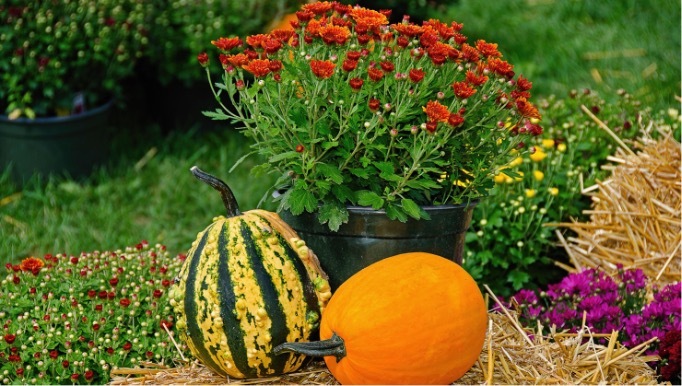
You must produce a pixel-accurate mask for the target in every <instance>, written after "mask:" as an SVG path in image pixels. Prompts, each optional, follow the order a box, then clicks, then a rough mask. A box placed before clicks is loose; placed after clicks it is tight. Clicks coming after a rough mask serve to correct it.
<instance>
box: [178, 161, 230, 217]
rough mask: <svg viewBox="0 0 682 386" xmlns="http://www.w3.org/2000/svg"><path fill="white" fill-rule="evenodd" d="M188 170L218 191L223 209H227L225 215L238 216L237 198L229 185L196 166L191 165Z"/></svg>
mask: <svg viewBox="0 0 682 386" xmlns="http://www.w3.org/2000/svg"><path fill="white" fill-rule="evenodd" d="M189 171H191V172H192V174H194V177H196V178H198V179H199V180H200V181H202V182H205V183H206V184H208V185H210V186H211V187H212V188H213V189H215V190H217V191H218V192H220V197H221V198H222V199H223V204H224V205H225V210H227V217H228V218H229V217H235V216H239V215H240V214H241V212H240V211H239V205H237V200H236V199H235V198H234V194H232V190H231V189H230V187H229V186H227V184H226V183H225V182H223V181H222V180H220V179H219V178H217V177H215V176H212V175H210V174H208V173H206V172H204V171H203V170H201V169H199V168H198V167H196V166H192V167H191V168H190V169H189Z"/></svg>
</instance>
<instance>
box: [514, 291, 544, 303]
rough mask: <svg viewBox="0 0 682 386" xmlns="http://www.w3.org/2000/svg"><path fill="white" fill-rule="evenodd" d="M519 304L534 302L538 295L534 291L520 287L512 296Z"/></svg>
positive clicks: (536, 300)
mask: <svg viewBox="0 0 682 386" xmlns="http://www.w3.org/2000/svg"><path fill="white" fill-rule="evenodd" d="M513 298H514V299H516V302H517V303H519V304H528V305H531V304H536V303H537V302H538V295H537V294H536V293H535V291H532V290H528V289H522V290H520V291H519V292H517V293H516V295H514V296H513Z"/></svg>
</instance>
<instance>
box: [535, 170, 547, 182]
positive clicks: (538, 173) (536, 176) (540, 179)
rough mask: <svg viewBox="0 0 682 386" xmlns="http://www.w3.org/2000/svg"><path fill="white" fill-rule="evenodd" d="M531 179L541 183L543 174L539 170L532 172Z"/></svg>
mask: <svg viewBox="0 0 682 386" xmlns="http://www.w3.org/2000/svg"><path fill="white" fill-rule="evenodd" d="M533 178H535V181H542V180H543V179H544V178H545V173H543V172H541V171H540V170H533Z"/></svg>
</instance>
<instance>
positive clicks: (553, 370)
mask: <svg viewBox="0 0 682 386" xmlns="http://www.w3.org/2000/svg"><path fill="white" fill-rule="evenodd" d="M488 315H489V328H488V334H487V336H486V341H485V343H484V345H483V351H482V352H481V355H480V356H479V359H478V361H477V362H476V363H475V364H474V366H473V367H472V368H471V369H470V370H469V371H468V372H467V373H466V374H465V375H464V376H463V377H462V378H461V379H459V380H458V381H457V382H456V384H469V385H474V384H477V385H480V384H516V385H521V384H547V385H551V384H619V385H627V384H656V383H657V381H656V374H655V372H654V370H653V369H652V368H651V367H650V366H649V365H647V362H649V361H654V360H656V359H657V358H654V357H649V356H645V355H644V351H645V350H646V347H647V345H646V344H642V345H640V346H637V347H635V348H632V349H627V348H625V347H623V346H621V345H620V344H619V343H618V342H617V339H616V336H617V333H615V332H614V334H607V335H604V334H600V335H597V334H591V333H590V331H589V329H588V328H587V327H583V329H582V330H581V331H579V332H578V333H574V334H569V333H557V332H555V331H547V332H548V335H547V336H544V334H542V331H543V330H544V328H543V327H542V326H538V329H537V330H536V333H535V334H533V333H532V331H529V330H524V329H523V328H521V327H520V324H519V322H518V319H517V317H516V314H515V313H514V312H513V311H509V310H504V312H503V313H500V312H490V313H489V314H488ZM538 331H539V332H540V333H537V332H538ZM529 334H530V335H529ZM598 338H604V339H606V340H607V341H608V343H607V345H606V346H604V345H600V344H597V343H596V340H597V339H598ZM647 343H650V342H647ZM112 377H113V378H112V381H111V383H110V384H112V385H139V384H155V385H169V384H204V385H214V384H237V385H256V384H258V385H269V384H301V385H311V384H316V385H337V384H338V383H337V382H336V380H335V379H334V377H333V376H332V375H331V374H330V373H329V371H328V370H327V369H326V367H325V365H324V362H323V361H321V360H319V359H316V360H313V361H311V362H310V363H309V364H308V365H307V366H305V367H304V368H303V369H302V370H301V371H299V372H297V373H292V374H286V375H282V376H277V377H272V378H262V379H247V380H238V379H229V378H226V377H222V376H219V375H216V374H215V373H212V372H211V371H210V370H208V369H206V368H205V367H203V366H202V365H201V364H200V363H198V362H191V363H180V364H178V366H177V367H175V368H164V367H158V366H155V365H153V364H145V368H141V369H117V370H112Z"/></svg>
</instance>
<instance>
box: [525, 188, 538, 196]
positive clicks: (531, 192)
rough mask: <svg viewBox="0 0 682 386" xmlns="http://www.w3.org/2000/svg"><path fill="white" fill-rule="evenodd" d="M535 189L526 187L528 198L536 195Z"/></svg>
mask: <svg viewBox="0 0 682 386" xmlns="http://www.w3.org/2000/svg"><path fill="white" fill-rule="evenodd" d="M535 193H536V192H535V189H526V197H528V198H533V197H535Z"/></svg>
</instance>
